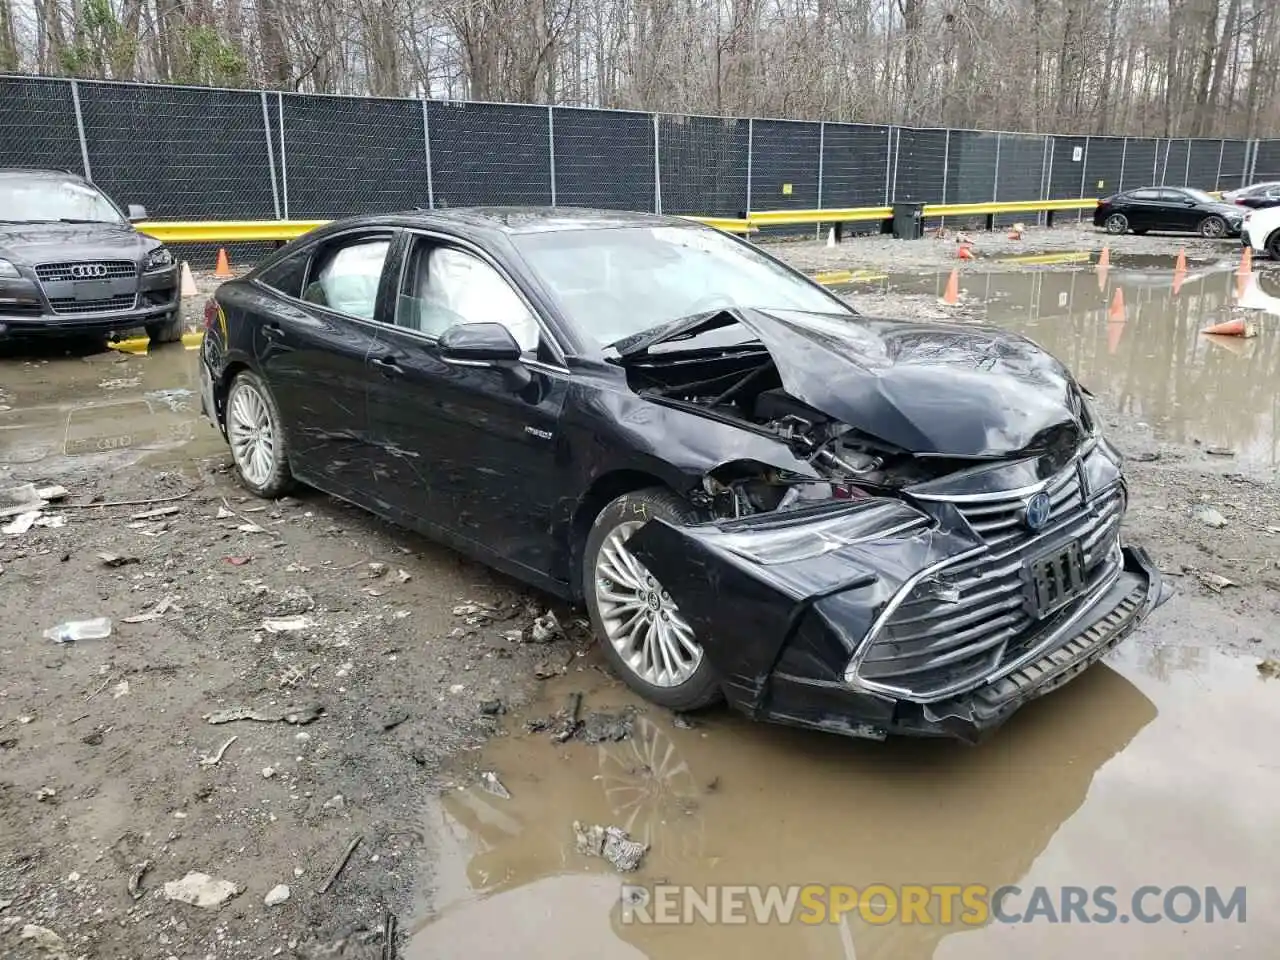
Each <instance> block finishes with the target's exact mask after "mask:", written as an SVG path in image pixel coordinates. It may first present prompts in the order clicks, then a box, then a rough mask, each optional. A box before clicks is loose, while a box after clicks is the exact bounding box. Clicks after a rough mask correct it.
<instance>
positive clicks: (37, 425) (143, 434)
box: [0, 345, 225, 479]
mask: <svg viewBox="0 0 1280 960" xmlns="http://www.w3.org/2000/svg"><path fill="white" fill-rule="evenodd" d="M46 350H47V351H48V352H46V353H42V354H28V355H24V356H13V357H10V356H6V357H4V359H3V360H2V361H0V363H2V364H3V377H2V378H0V478H2V477H4V476H5V475H6V474H7V473H9V472H10V471H13V470H14V469H15V468H17V469H20V470H21V472H22V474H23V475H24V476H37V475H38V476H41V477H44V478H49V479H52V478H55V477H60V476H65V475H68V474H74V473H77V472H94V471H101V470H107V469H119V468H120V467H124V466H127V465H129V464H132V463H137V462H140V461H143V460H145V461H147V462H149V463H152V464H156V465H163V464H166V463H168V462H173V463H175V464H178V463H182V462H188V461H190V460H191V459H192V458H193V457H198V456H202V455H207V454H212V453H217V452H221V451H222V450H223V449H224V448H225V445H223V444H222V443H221V438H219V437H218V436H217V435H216V433H215V431H213V430H212V429H209V427H208V425H207V424H206V423H205V422H204V420H203V418H202V417H201V416H200V394H199V389H200V381H199V373H198V367H197V363H198V359H199V353H198V351H197V350H194V349H183V347H182V346H181V345H173V346H166V347H163V348H160V349H157V350H154V351H152V352H151V353H150V354H145V353H144V354H141V355H138V354H133V353H124V352H120V351H115V350H108V351H106V352H105V353H104V352H91V353H89V354H87V355H80V354H76V353H72V354H71V355H69V356H66V355H63V354H62V353H59V352H56V351H55V346H54V345H49V346H48V347H47V348H46Z"/></svg>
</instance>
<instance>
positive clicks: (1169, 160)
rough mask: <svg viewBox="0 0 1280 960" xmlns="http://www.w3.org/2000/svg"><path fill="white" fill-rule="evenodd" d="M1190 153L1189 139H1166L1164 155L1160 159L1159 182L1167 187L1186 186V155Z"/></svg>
mask: <svg viewBox="0 0 1280 960" xmlns="http://www.w3.org/2000/svg"><path fill="white" fill-rule="evenodd" d="M1190 153H1191V141H1190V140H1166V141H1165V142H1164V156H1163V157H1162V158H1161V160H1160V182H1161V183H1162V184H1164V185H1165V186H1169V187H1185V186H1187V157H1188V156H1190Z"/></svg>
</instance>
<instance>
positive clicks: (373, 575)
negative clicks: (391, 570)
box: [368, 560, 387, 580]
mask: <svg viewBox="0 0 1280 960" xmlns="http://www.w3.org/2000/svg"><path fill="white" fill-rule="evenodd" d="M368 568H369V579H370V580H376V579H378V577H381V576H384V575H385V574H386V572H387V565H386V564H385V563H383V562H381V561H380V560H374V561H372V562H371V563H370V564H368Z"/></svg>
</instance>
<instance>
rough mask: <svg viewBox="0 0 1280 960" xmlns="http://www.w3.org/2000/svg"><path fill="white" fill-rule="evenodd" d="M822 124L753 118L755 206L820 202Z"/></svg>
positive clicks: (792, 206)
mask: <svg viewBox="0 0 1280 960" xmlns="http://www.w3.org/2000/svg"><path fill="white" fill-rule="evenodd" d="M819 126H820V125H819V124H816V123H804V122H800V121H794V120H756V121H754V122H753V124H752V134H751V136H752V140H751V206H752V208H753V209H756V210H812V209H814V208H815V207H816V206H817V205H818V156H819V153H820V150H819V147H820V145H821V139H820V137H821V134H820V132H819Z"/></svg>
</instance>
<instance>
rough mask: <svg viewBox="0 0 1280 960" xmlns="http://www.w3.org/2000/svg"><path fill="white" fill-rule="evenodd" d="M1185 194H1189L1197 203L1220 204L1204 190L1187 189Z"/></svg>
mask: <svg viewBox="0 0 1280 960" xmlns="http://www.w3.org/2000/svg"><path fill="white" fill-rule="evenodd" d="M1184 192H1185V193H1186V194H1187V196H1189V197H1192V198H1193V199H1194V200H1195V201H1196V202H1197V203H1218V202H1219V201H1218V200H1216V199H1214V198H1213V197H1211V196H1209V195H1208V194H1207V193H1205V192H1204V191H1203V190H1191V189H1187V190H1185V191H1184Z"/></svg>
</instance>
